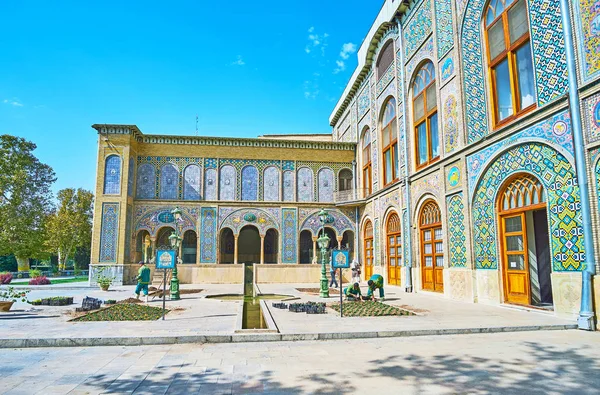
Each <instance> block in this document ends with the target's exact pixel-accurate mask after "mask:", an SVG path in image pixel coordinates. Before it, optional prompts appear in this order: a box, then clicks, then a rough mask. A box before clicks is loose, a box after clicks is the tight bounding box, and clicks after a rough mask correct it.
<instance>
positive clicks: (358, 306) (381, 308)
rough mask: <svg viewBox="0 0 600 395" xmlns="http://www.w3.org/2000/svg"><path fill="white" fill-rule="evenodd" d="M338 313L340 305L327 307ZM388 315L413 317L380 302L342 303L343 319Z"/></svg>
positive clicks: (408, 313) (405, 311)
mask: <svg viewBox="0 0 600 395" xmlns="http://www.w3.org/2000/svg"><path fill="white" fill-rule="evenodd" d="M328 307H331V308H332V309H333V310H335V311H337V312H338V313H339V311H340V304H339V303H331V304H329V305H328ZM389 315H415V314H414V313H412V312H410V311H407V310H403V309H399V308H397V307H394V306H390V305H387V304H384V303H380V302H346V303H344V317H382V316H389Z"/></svg>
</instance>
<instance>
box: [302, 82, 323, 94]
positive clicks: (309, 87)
mask: <svg viewBox="0 0 600 395" xmlns="http://www.w3.org/2000/svg"><path fill="white" fill-rule="evenodd" d="M319 93H320V91H319V83H318V81H317V80H316V79H314V80H313V81H304V98H305V99H316V98H317V96H319Z"/></svg>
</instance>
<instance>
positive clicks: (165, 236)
mask: <svg viewBox="0 0 600 395" xmlns="http://www.w3.org/2000/svg"><path fill="white" fill-rule="evenodd" d="M173 232H175V229H173V228H171V227H170V226H167V227H164V228H161V229H160V230H159V231H158V233H157V235H158V236H157V237H156V248H157V249H161V248H163V247H165V248H171V242H170V241H169V236H171V234H172V233H173Z"/></svg>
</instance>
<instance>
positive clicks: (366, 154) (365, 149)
mask: <svg viewBox="0 0 600 395" xmlns="http://www.w3.org/2000/svg"><path fill="white" fill-rule="evenodd" d="M361 144H362V164H363V172H362V184H363V190H364V193H365V197H367V196H369V195H370V194H371V192H373V189H372V185H373V183H372V178H373V166H372V165H371V131H370V130H369V128H366V129H365V131H364V132H363V136H362V142H361Z"/></svg>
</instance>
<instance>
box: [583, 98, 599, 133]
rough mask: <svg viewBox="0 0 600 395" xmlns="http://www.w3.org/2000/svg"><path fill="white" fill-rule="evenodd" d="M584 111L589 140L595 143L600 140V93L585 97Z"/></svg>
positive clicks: (585, 129)
mask: <svg viewBox="0 0 600 395" xmlns="http://www.w3.org/2000/svg"><path fill="white" fill-rule="evenodd" d="M583 111H584V115H583V118H584V124H585V128H584V131H585V134H586V137H587V142H588V143H594V142H596V141H598V140H600V94H596V95H593V96H591V97H589V98H587V99H585V101H584V102H583Z"/></svg>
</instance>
